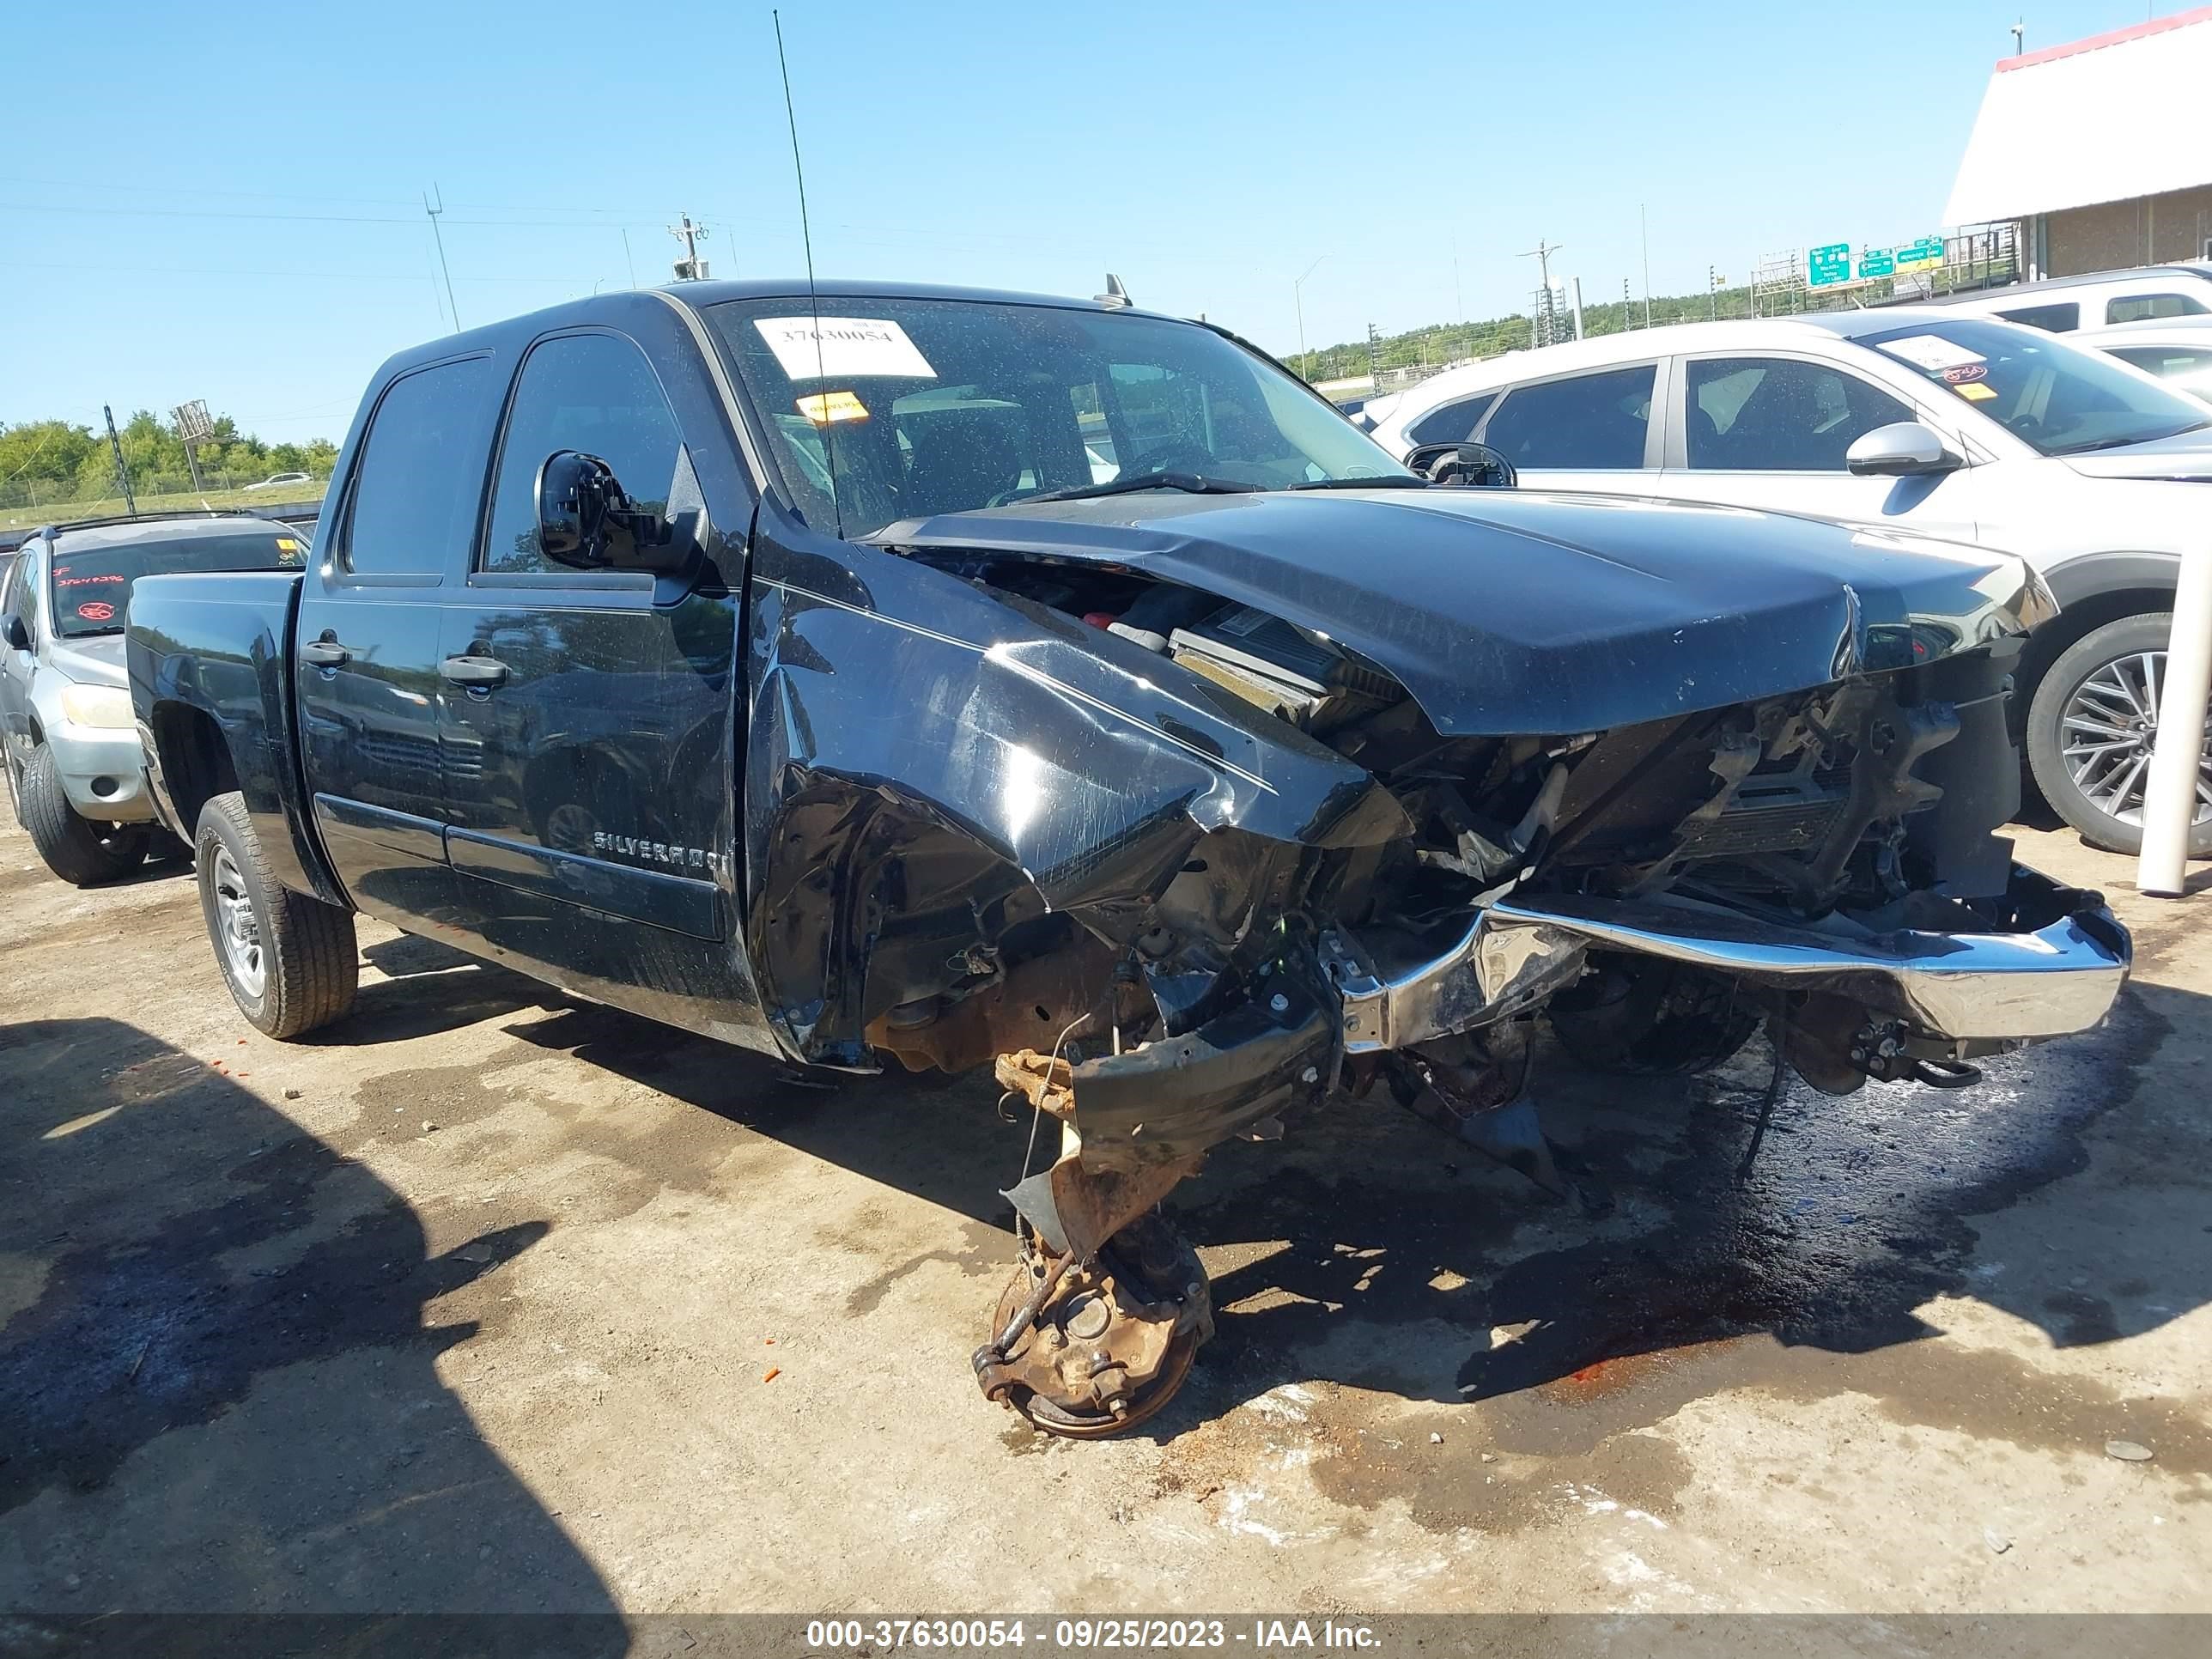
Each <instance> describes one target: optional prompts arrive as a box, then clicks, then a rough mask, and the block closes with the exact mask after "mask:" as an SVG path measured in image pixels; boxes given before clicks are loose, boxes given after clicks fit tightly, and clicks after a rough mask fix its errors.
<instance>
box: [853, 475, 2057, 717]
mask: <svg viewBox="0 0 2212 1659" xmlns="http://www.w3.org/2000/svg"><path fill="white" fill-rule="evenodd" d="M871 539H872V540H874V541H877V542H879V543H882V544H886V545H889V546H892V547H901V548H913V549H921V548H928V549H931V550H937V551H939V552H955V551H963V550H967V551H974V552H977V553H982V552H990V551H1003V552H1015V553H1024V554H1030V555H1034V556H1045V557H1054V558H1064V559H1073V560H1081V561H1084V562H1098V563H1111V564H1125V565H1127V566H1128V567H1129V568H1132V569H1135V570H1139V571H1141V572H1143V573H1144V574H1147V575H1151V576H1156V577H1158V578H1159V579H1161V580H1166V581H1172V582H1177V583H1182V584H1183V585H1186V586H1192V587H1197V588H1202V589H1205V590H1206V591H1207V592H1213V593H1218V594H1219V595H1221V596H1222V597H1223V598H1225V599H1233V600H1237V601H1238V602H1240V603H1242V604H1247V605H1257V606H1259V607H1261V609H1263V610H1266V611H1272V612H1273V613H1274V614H1275V615H1277V616H1279V617H1284V618H1285V620H1288V621H1291V622H1294V623H1298V624H1300V625H1301V626H1304V627H1306V628H1310V629H1313V630H1314V631H1316V633H1320V634H1322V635H1327V636H1328V638H1330V639H1332V640H1334V641H1337V642H1338V643H1340V644H1341V645H1344V646H1346V647H1350V648H1351V649H1352V650H1354V651H1357V652H1358V653H1360V654H1362V655H1363V656H1365V657H1367V658H1368V659H1370V660H1372V661H1373V662H1375V663H1376V665H1379V666H1381V667H1383V668H1384V669H1386V670H1387V671H1389V672H1390V673H1391V674H1393V675H1394V676H1395V677H1396V678H1397V679H1398V681H1399V682H1400V684H1402V685H1404V686H1405V688H1406V690H1407V691H1408V692H1409V693H1411V694H1412V696H1413V697H1414V699H1415V700H1416V701H1417V702H1419V704H1420V705H1421V707H1422V708H1423V710H1424V711H1425V713H1426V714H1428V716H1429V718H1430V720H1431V721H1433V722H1434V723H1435V725H1436V726H1437V729H1438V730H1439V731H1441V732H1449V733H1457V734H1481V735H1504V734H1508V733H1516V732H1532V733H1560V734H1564V733H1570V732H1591V731H1599V730H1602V729H1604V728H1606V727H1607V726H1620V725H1626V724H1632V723H1636V722H1640V721H1644V720H1658V719H1661V718H1662V717H1665V716H1668V715H1672V714H1687V713H1692V712H1694V711H1696V710H1699V709H1706V708H1725V707H1727V706H1729V704H1732V703H1737V702H1748V701H1750V700H1752V699H1753V698H1758V697H1765V696H1776V695H1778V694H1780V693H1783V692H1787V691H1794V690H1802V689H1803V688H1806V687H1808V686H1814V685H1821V684H1826V683H1828V682H1830V681H1832V680H1834V679H1836V678H1839V677H1841V676H1843V675H1844V674H1848V673H1851V672H1854V671H1859V670H1862V669H1869V670H1878V669H1883V668H1892V667H1905V666H1907V665H1911V663H1913V662H1914V661H1925V660H1928V659H1930V658H1931V657H1936V656H1942V655H1946V654H1948V653H1950V652H1953V651H1956V650H1962V649H1969V648H1972V647H1974V646H1976V645H1979V644H1984V643H1986V642H1988V641H1991V640H1994V639H1999V638H2003V637H2006V636H2008V635H2012V634H2015V633H2018V632H2021V630H2022V629H2024V628H2026V627H2028V626H2032V625H2033V623H2036V622H2038V621H2039V620H2041V619H2042V618H2043V617H2045V615H2047V614H2050V613H2051V611H2054V610H2055V607H2054V606H2053V605H2051V599H2050V597H2049V594H2048V592H2047V590H2045V588H2044V587H2043V586H2042V584H2041V582H2040V580H2039V579H2038V578H2037V577H2036V576H2035V575H2034V574H2033V572H2031V571H2030V570H2029V569H2028V568H2027V566H2026V565H2025V564H2023V563H2022V562H2021V561H2020V560H2018V559H2015V558H2014V557H2012V556H2009V555H2007V554H2002V553H1991V552H1986V551H1984V550H1980V549H1976V548H1967V547H1960V546H1957V545H1954V544H1949V543H1945V542H1938V541H1932V540H1929V539H1927V538H1920V537H1916V536H1910V535H1903V534H1898V533H1894V532H1888V531H1878V530H1869V529H1866V528H1863V527H1854V526H1841V525H1836V524H1832V523H1828V522H1826V521H1825V520H1814V519H1801V518H1794V517H1790V516H1786V515H1783V514H1778V513H1754V512H1750V511H1747V510H1744V509H1741V508H1735V507H1711V506H1699V505H1692V504H1688V503H1685V502H1680V501H1654V500H1642V499H1637V498H1632V497H1626V496H1599V495H1560V494H1553V493H1548V492H1540V491H1534V490H1520V489H1503V490H1488V489H1429V490H1422V491H1413V490H1407V489H1382V490H1358V491H1346V490H1334V491H1319V490H1317V491H1312V492H1277V493H1271V494H1265V495H1179V494H1173V493H1170V492H1167V491H1160V492H1157V493H1153V492H1147V493H1146V494H1144V495H1121V496H1110V497H1106V498H1104V499H1101V500H1097V501H1053V502H1041V503H1036V504H1034V505H1016V506H1012V507H1001V508H997V509H994V510H989V511H984V512H977V513H951V514H946V515H944V516H941V517H938V518H933V519H926V520H908V521H906V522H905V523H902V524H896V525H892V526H888V527H886V528H885V529H884V530H883V531H882V532H879V533H878V535H877V536H875V537H873V538H871Z"/></svg>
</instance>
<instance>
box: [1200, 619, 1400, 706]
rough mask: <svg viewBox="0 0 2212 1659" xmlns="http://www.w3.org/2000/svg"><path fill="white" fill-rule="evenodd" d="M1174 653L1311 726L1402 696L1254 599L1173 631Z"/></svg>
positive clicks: (1249, 699) (1380, 678)
mask: <svg viewBox="0 0 2212 1659" xmlns="http://www.w3.org/2000/svg"><path fill="white" fill-rule="evenodd" d="M1168 652H1169V654H1170V656H1172V657H1173V658H1174V659H1176V661H1177V662H1178V663H1181V664H1182V665H1183V666H1184V667H1185V668H1188V669H1189V670H1191V671H1192V672H1194V673H1197V674H1202V675H1204V676H1205V677H1206V678H1207V679H1210V680H1212V682H1213V683H1214V684H1217V685H1220V686H1223V687H1225V688H1226V689H1227V690H1231V691H1233V692H1234V693H1236V695H1237V696H1240V697H1242V698H1243V699H1244V700H1245V701H1246V702H1249V703H1253V704H1255V705H1256V706H1258V707H1259V708H1264V709H1266V710H1267V712H1268V713H1269V714H1275V715H1278V716H1279V717H1280V718H1282V719H1284V720H1290V721H1291V722H1292V723H1293V724H1295V725H1297V726H1304V727H1308V728H1322V727H1326V726H1328V725H1330V724H1332V723H1334V721H1336V720H1341V719H1342V718H1344V716H1345V715H1346V714H1348V713H1350V712H1352V710H1353V709H1354V708H1379V707H1381V706H1382V705H1383V704H1385V703H1389V702H1395V700H1396V699H1397V698H1398V697H1399V696H1401V693H1400V691H1399V690H1398V686H1397V684H1396V682H1395V681H1394V680H1392V679H1391V678H1390V677H1389V675H1387V674H1384V673H1381V672H1379V671H1376V670H1375V669H1371V668H1366V667H1363V666H1361V665H1358V663H1355V662H1354V661H1352V659H1351V658H1350V657H1349V656H1347V655H1346V653H1344V652H1343V651H1342V650H1340V649H1339V648H1338V647H1335V646H1334V645H1332V644H1330V643H1329V642H1328V641H1327V640H1325V639H1322V638H1321V637H1319V636H1318V635H1314V634H1312V633H1310V632H1308V631H1307V630H1306V629H1302V628H1297V627H1293V626H1292V625H1291V623H1286V622H1285V621H1283V620H1282V619H1281V618H1280V617H1272V616H1270V615H1268V614H1267V612H1266V611H1258V610H1255V609H1254V608H1253V607H1251V606H1250V605H1230V606H1227V607H1226V608H1225V609H1223V610H1220V611H1216V612H1215V613H1214V614H1213V615H1212V616H1211V617H1206V619H1205V620H1204V621H1203V622H1200V623H1193V624H1192V625H1190V626H1188V627H1186V628H1178V629H1176V630H1175V631H1174V632H1173V633H1172V634H1170V635H1169V636H1168Z"/></svg>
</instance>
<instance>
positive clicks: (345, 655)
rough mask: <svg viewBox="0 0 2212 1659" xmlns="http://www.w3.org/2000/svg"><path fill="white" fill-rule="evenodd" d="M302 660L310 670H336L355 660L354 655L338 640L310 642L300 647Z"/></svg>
mask: <svg viewBox="0 0 2212 1659" xmlns="http://www.w3.org/2000/svg"><path fill="white" fill-rule="evenodd" d="M300 660H301V662H303V663H305V664H307V666H308V667H310V668H336V667H338V666H339V665H342V664H344V663H348V662H350V661H352V660H353V653H352V652H350V651H349V650H347V649H346V648H345V647H343V646H342V645H340V644H339V643H338V642H337V641H336V640H309V641H307V642H306V643H305V644H303V645H302V646H301V647H300Z"/></svg>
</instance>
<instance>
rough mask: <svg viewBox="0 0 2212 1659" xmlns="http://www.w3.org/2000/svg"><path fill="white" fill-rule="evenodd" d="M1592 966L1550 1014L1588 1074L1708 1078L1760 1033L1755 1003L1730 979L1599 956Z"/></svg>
mask: <svg viewBox="0 0 2212 1659" xmlns="http://www.w3.org/2000/svg"><path fill="white" fill-rule="evenodd" d="M1591 966H1592V968H1593V969H1595V971H1594V972H1592V973H1589V974H1588V975H1584V976H1583V979H1582V980H1581V981H1580V982H1579V983H1577V984H1576V985H1574V986H1573V987H1571V988H1569V989H1568V990H1566V991H1565V992H1562V993H1561V994H1559V996H1557V997H1554V998H1553V1000H1552V1004H1551V1006H1550V1008H1549V1009H1548V1010H1547V1013H1548V1014H1549V1016H1550V1018H1551V1022H1552V1029H1553V1030H1554V1031H1555V1032H1557V1033H1558V1034H1559V1041H1560V1042H1561V1044H1562V1045H1563V1046H1564V1047H1565V1048H1566V1051H1567V1053H1568V1054H1570V1055H1571V1056H1572V1057H1573V1058H1574V1059H1575V1060H1578V1061H1580V1062H1581V1063H1582V1064H1583V1065H1584V1066H1589V1068H1590V1069H1591V1070H1592V1071H1597V1072H1618V1073H1626V1074H1627V1075H1630V1076H1633V1077H1688V1076H1692V1075H1694V1074H1695V1073H1699V1072H1710V1071H1711V1070H1712V1069H1713V1067H1715V1066H1719V1065H1721V1064H1723V1062H1725V1061H1726V1060H1729V1058H1731V1057H1732V1056H1733V1055H1734V1054H1735V1051H1736V1050H1737V1049H1739V1048H1742V1047H1743V1045H1744V1044H1745V1043H1747V1042H1750V1041H1751V1034H1752V1033H1753V1031H1755V1030H1758V1029H1759V1008H1758V1006H1757V1005H1756V1004H1754V1003H1753V1001H1752V1000H1751V999H1750V998H1748V997H1747V996H1745V995H1744V994H1742V989H1741V987H1740V986H1739V985H1738V984H1737V983H1736V981H1734V980H1732V979H1724V978H1723V977H1722V976H1721V975H1717V974H1704V973H1699V972H1698V971H1696V970H1695V969H1688V968H1676V967H1674V966H1672V965H1670V964H1668V963H1658V962H1653V961H1650V959H1648V958H1645V957H1623V956H1605V957H1594V958H1592V961H1591Z"/></svg>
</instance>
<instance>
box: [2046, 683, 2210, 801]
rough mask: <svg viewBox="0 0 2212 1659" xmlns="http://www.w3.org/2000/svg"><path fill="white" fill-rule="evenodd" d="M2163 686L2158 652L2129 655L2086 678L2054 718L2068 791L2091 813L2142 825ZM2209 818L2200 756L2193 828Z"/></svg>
mask: <svg viewBox="0 0 2212 1659" xmlns="http://www.w3.org/2000/svg"><path fill="white" fill-rule="evenodd" d="M2165 679H2166V653H2165V652H2163V651H2136V652H2130V653H2128V654H2127V655H2125V656H2122V657H2116V658H2114V659H2112V661H2110V662H2108V663H2106V664H2104V665H2102V666H2100V667H2099V668H2097V669H2095V670H2094V671H2092V672H2091V673H2090V674H2089V676H2088V677H2087V678H2086V679H2084V680H2083V681H2082V682H2081V684H2079V685H2077V686H2076V687H2075V688H2074V694H2073V696H2070V697H2069V698H2068V699H2067V701H2066V708H2065V712H2064V713H2063V714H2061V715H2060V716H2059V727H2058V735H2059V744H2060V748H2059V752H2060V754H2061V755H2062V757H2063V758H2064V760H2065V763H2066V770H2067V775H2069V777H2071V778H2072V779H2073V781H2074V787H2075V788H2077V789H2079V790H2080V791H2081V793H2082V796H2083V797H2084V799H2087V801H2088V802H2089V803H2090V805H2093V806H2094V807H2096V808H2097V809H2098V810H2099V811H2102V812H2106V813H2108V814H2110V815H2111V816H2112V817H2115V818H2117V819H2118V820H2119V821H2120V822H2121V823H2131V824H2135V825H2137V826H2138V827H2140V826H2141V824H2142V809H2143V792H2144V789H2145V788H2146V787H2147V786H2148V782H2149V778H2150V757H2151V750H2152V748H2153V746H2154V744H2156V742H2157V740H2158V705H2159V696H2160V691H2161V690H2162V689H2163V686H2164V683H2165ZM2208 724H2212V722H2208ZM2208 816H2212V756H2208V755H2206V754H2204V753H2203V752H2202V751H2200V754H2199V757H2198V760H2197V816H2196V819H2195V821H2196V822H2197V823H2203V822H2204V821H2205V819H2206V817H2208Z"/></svg>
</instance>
